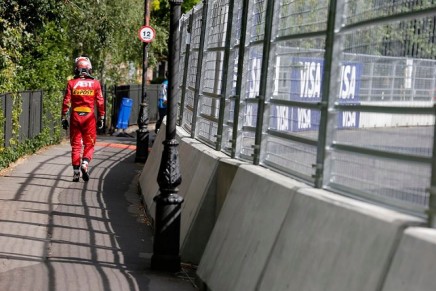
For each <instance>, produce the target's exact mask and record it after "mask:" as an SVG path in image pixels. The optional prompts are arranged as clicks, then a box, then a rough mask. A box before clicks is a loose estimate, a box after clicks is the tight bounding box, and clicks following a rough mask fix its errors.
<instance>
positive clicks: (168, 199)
mask: <svg viewBox="0 0 436 291" xmlns="http://www.w3.org/2000/svg"><path fill="white" fill-rule="evenodd" d="M154 201H155V202H156V219H155V231H154V232H155V235H154V243H153V256H152V257H151V268H152V269H153V270H158V271H165V272H177V271H180V269H181V268H180V255H179V245H180V242H179V240H180V216H181V205H182V203H183V197H181V196H179V195H178V194H174V193H173V194H170V195H168V194H160V195H158V196H156V197H154Z"/></svg>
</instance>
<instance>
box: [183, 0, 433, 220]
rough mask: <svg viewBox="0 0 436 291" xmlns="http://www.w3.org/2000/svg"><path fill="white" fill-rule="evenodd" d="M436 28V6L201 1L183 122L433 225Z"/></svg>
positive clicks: (230, 149) (248, 153)
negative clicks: (425, 216)
mask: <svg viewBox="0 0 436 291" xmlns="http://www.w3.org/2000/svg"><path fill="white" fill-rule="evenodd" d="M435 23H436V1H435V0H412V1H410V0H377V1H367V0H330V1H329V0H292V1H291V0H283V1H275V0H255V1H248V0H236V1H228V0H215V1H204V2H203V3H202V4H201V5H198V6H196V7H195V8H194V9H193V10H192V11H191V12H190V13H188V14H186V15H184V16H183V17H182V19H181V25H180V27H181V39H182V40H183V41H184V44H182V50H181V54H180V64H183V65H184V66H183V67H180V72H179V75H180V76H187V77H186V82H181V83H179V85H180V89H181V91H180V94H181V96H183V98H182V99H181V102H180V107H179V108H180V111H179V112H180V116H179V120H180V121H181V125H182V127H183V128H185V129H186V130H188V131H189V132H190V133H191V136H192V137H194V138H197V139H199V140H201V141H203V142H204V143H206V144H208V145H210V146H212V147H213V148H215V149H216V150H221V151H223V152H225V153H227V154H229V155H230V156H231V157H233V158H238V159H242V160H246V161H250V162H252V163H254V164H260V165H263V166H266V167H269V168H271V169H274V170H277V171H280V172H282V173H284V174H286V175H290V176H292V177H295V178H298V179H302V180H304V181H306V182H307V183H310V184H312V185H313V186H314V187H317V188H326V189H330V190H333V191H335V192H339V193H343V194H346V195H351V196H355V197H359V198H364V199H369V200H372V201H377V202H381V203H384V204H387V205H389V206H394V207H397V208H398V209H402V210H405V211H408V212H413V213H415V214H417V215H421V216H424V215H425V213H427V211H428V210H432V211H433V212H434V211H436V199H435V196H436V193H433V192H434V191H435V190H434V189H436V166H435V164H436V162H435V159H434V155H435V154H434V140H435V138H434V137H435V134H434V132H435V127H434V124H435V109H434V108H435V107H434V101H435V98H436V60H435V58H436V46H435V44H436V25H435ZM432 189H433V190H432ZM432 211H430V212H429V213H431V212H432ZM432 219H433V218H432V215H429V221H431V220H432ZM432 223H433V224H434V222H432Z"/></svg>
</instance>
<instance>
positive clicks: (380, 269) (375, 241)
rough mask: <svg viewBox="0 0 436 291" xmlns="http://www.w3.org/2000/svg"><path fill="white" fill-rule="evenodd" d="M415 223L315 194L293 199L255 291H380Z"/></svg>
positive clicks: (322, 193) (384, 211)
mask: <svg viewBox="0 0 436 291" xmlns="http://www.w3.org/2000/svg"><path fill="white" fill-rule="evenodd" d="M420 223H422V221H420V220H419V219H417V218H415V217H411V216H407V215H404V214H400V213H397V212H394V211H390V210H387V209H384V208H382V207H377V206H374V205H370V204H367V203H363V202H360V201H356V200H353V199H349V198H346V197H341V196H339V195H336V194H333V193H329V192H327V191H323V190H318V189H308V188H306V189H301V190H300V191H298V194H297V195H295V197H294V199H293V201H292V204H291V207H290V208H289V211H288V214H287V216H286V218H285V220H284V222H283V224H282V228H281V231H280V234H279V236H278V237H277V239H276V242H275V245H274V248H273V251H272V252H271V254H270V257H269V261H268V264H267V265H266V267H265V271H264V274H263V276H262V278H261V280H260V282H259V286H258V289H256V290H260V291H261V290H268V291H274V290H277V291H285V290H299V291H300V290H301V291H318V290H320V291H321V290H334V291H350V290H353V291H360V290H362V291H364V290H365V291H367V290H374V291H375V290H380V288H381V285H382V283H383V281H384V275H385V274H386V272H387V269H388V267H389V263H390V259H391V257H392V254H393V252H394V251H395V247H396V245H397V243H398V240H399V239H400V238H401V233H402V229H403V228H404V227H405V226H407V225H416V224H420Z"/></svg>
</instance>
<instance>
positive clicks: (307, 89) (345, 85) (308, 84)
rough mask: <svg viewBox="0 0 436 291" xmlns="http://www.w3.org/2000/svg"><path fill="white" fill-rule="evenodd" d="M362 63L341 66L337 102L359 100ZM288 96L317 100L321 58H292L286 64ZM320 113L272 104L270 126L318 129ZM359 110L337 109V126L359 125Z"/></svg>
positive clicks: (354, 101)
mask: <svg viewBox="0 0 436 291" xmlns="http://www.w3.org/2000/svg"><path fill="white" fill-rule="evenodd" d="M362 67H363V66H362V64H361V63H355V62H345V63H343V64H342V66H341V72H340V80H341V83H340V87H339V88H340V91H339V95H338V96H337V97H338V101H339V103H340V104H348V105H357V104H359V103H360V99H359V88H360V78H361V75H362ZM290 68H291V72H290V81H289V83H288V85H289V87H290V88H289V89H290V100H293V101H299V102H309V103H317V102H320V101H321V98H322V96H321V94H322V92H321V88H322V82H323V69H324V60H323V59H317V58H296V59H293V60H292V65H291V66H290ZM320 117H321V113H320V111H318V110H314V109H307V108H298V107H287V106H283V105H272V107H271V119H270V127H271V128H273V129H276V130H281V131H292V132H296V131H307V130H318V128H319V122H320ZM359 117H360V116H359V112H353V111H349V112H345V111H344V112H340V113H339V114H338V123H337V126H338V128H357V127H359Z"/></svg>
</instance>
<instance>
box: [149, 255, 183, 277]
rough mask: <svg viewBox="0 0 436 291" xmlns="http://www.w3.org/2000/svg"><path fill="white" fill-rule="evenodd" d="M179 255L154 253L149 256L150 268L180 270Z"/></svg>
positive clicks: (166, 270) (174, 271) (167, 270)
mask: <svg viewBox="0 0 436 291" xmlns="http://www.w3.org/2000/svg"><path fill="white" fill-rule="evenodd" d="M180 263H181V261H180V256H168V255H156V254H154V255H153V256H152V257H151V269H152V270H155V271H162V272H170V273H176V272H179V271H180V270H181V267H180Z"/></svg>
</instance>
